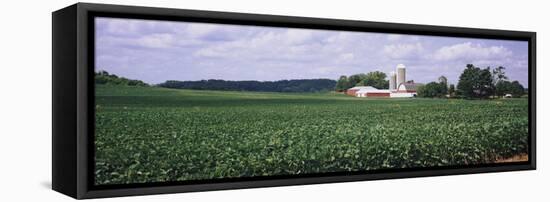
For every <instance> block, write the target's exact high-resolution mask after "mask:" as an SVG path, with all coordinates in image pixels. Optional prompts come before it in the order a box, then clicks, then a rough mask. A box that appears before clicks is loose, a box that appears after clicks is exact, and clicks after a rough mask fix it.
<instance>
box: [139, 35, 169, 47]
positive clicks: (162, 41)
mask: <svg viewBox="0 0 550 202" xmlns="http://www.w3.org/2000/svg"><path fill="white" fill-rule="evenodd" d="M136 42H137V43H138V45H140V46H142V47H145V48H170V47H171V46H172V45H173V43H174V36H172V35H171V34H151V35H147V36H143V37H140V38H139V39H137V41H136Z"/></svg>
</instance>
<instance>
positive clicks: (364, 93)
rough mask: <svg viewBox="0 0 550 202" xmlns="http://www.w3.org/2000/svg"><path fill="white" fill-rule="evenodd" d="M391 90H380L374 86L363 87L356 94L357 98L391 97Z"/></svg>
mask: <svg viewBox="0 0 550 202" xmlns="http://www.w3.org/2000/svg"><path fill="white" fill-rule="evenodd" d="M390 94H391V92H390V90H380V89H377V88H374V87H372V86H362V88H361V89H360V90H358V91H356V92H355V97H390Z"/></svg>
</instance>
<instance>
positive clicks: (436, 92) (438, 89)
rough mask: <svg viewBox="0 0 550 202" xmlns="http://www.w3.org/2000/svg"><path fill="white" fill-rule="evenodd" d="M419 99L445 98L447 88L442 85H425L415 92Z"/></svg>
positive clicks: (436, 83)
mask: <svg viewBox="0 0 550 202" xmlns="http://www.w3.org/2000/svg"><path fill="white" fill-rule="evenodd" d="M417 94H418V96H419V97H428V98H434V97H440V98H442V97H445V95H447V86H446V85H445V84H444V83H438V82H430V83H428V84H426V85H423V86H420V87H419V88H418V90H417Z"/></svg>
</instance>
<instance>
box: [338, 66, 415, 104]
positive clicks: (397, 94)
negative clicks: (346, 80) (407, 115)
mask: <svg viewBox="0 0 550 202" xmlns="http://www.w3.org/2000/svg"><path fill="white" fill-rule="evenodd" d="M396 70H397V71H396V72H391V73H390V78H389V89H377V88H374V87H372V86H356V87H353V88H350V89H348V90H346V94H347V95H349V96H355V97H391V98H407V97H416V91H417V90H418V87H419V86H420V85H421V84H419V83H414V82H412V81H410V82H406V81H405V79H406V78H407V77H406V75H405V74H406V70H405V65H403V64H399V65H397V67H396Z"/></svg>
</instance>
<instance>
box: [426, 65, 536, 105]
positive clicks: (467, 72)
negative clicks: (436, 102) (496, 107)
mask: <svg viewBox="0 0 550 202" xmlns="http://www.w3.org/2000/svg"><path fill="white" fill-rule="evenodd" d="M505 70H506V68H505V67H502V66H499V67H497V68H494V69H491V67H486V68H480V67H476V66H474V65H473V64H468V65H466V68H465V69H464V71H463V72H462V74H461V75H460V77H459V80H458V84H457V85H456V89H455V86H454V85H453V84H451V85H447V78H445V77H444V76H441V77H439V79H438V80H439V81H438V82H435V81H434V82H430V83H427V84H426V85H423V86H420V87H419V88H418V90H417V94H418V96H419V97H446V96H449V97H458V98H466V99H487V98H491V97H502V96H505V95H506V94H510V95H512V97H521V96H523V95H525V93H526V90H525V88H524V87H523V86H522V85H521V84H520V83H519V82H518V81H509V80H508V77H507V76H506V73H505Z"/></svg>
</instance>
